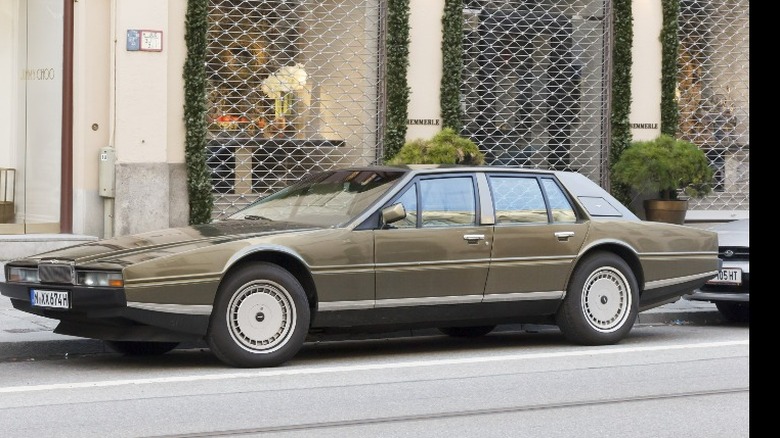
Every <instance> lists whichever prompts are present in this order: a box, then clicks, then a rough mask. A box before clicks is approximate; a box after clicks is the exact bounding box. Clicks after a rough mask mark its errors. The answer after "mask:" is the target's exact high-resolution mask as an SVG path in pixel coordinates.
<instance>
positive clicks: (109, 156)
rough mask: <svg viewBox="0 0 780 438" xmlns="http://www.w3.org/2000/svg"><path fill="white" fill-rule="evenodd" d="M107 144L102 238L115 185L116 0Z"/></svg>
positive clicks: (110, 223) (110, 232) (101, 170)
mask: <svg viewBox="0 0 780 438" xmlns="http://www.w3.org/2000/svg"><path fill="white" fill-rule="evenodd" d="M109 15H110V16H109V22H110V23H111V24H110V29H109V35H110V37H111V45H110V49H109V60H110V62H111V67H110V69H109V75H110V80H109V90H110V91H109V105H108V106H109V117H108V123H109V127H108V132H109V145H108V146H106V147H104V148H101V149H100V155H99V161H98V192H99V194H100V196H101V197H102V198H103V238H104V239H106V238H109V237H113V236H114V193H115V192H114V188H115V186H116V149H115V148H114V147H113V145H114V144H116V55H117V44H118V40H117V24H116V20H117V16H116V15H117V14H116V0H111V4H110V8H109Z"/></svg>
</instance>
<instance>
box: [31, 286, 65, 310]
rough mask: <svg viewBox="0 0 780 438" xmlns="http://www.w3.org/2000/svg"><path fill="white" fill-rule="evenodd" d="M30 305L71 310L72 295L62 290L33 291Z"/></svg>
mask: <svg viewBox="0 0 780 438" xmlns="http://www.w3.org/2000/svg"><path fill="white" fill-rule="evenodd" d="M30 303H31V304H32V305H33V306H35V307H48V308H52V309H70V295H69V294H68V292H67V291H62V290H41V289H32V290H31V291H30Z"/></svg>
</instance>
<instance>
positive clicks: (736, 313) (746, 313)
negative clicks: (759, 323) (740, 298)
mask: <svg viewBox="0 0 780 438" xmlns="http://www.w3.org/2000/svg"><path fill="white" fill-rule="evenodd" d="M715 306H716V307H717V308H718V311H719V312H720V314H721V315H723V317H724V318H726V319H727V320H729V321H730V322H750V305H749V304H747V303H726V302H722V301H721V302H717V303H715Z"/></svg>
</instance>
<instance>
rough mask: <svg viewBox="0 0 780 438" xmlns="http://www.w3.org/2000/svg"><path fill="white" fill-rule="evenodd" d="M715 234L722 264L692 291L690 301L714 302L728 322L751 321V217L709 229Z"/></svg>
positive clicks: (688, 298) (687, 297)
mask: <svg viewBox="0 0 780 438" xmlns="http://www.w3.org/2000/svg"><path fill="white" fill-rule="evenodd" d="M709 229H710V230H712V231H715V232H716V233H718V257H720V258H721V260H723V266H722V267H721V269H720V271H718V275H717V276H715V277H713V278H712V279H711V280H709V281H708V282H706V283H704V285H702V286H701V287H700V288H698V289H696V290H695V291H694V292H693V294H691V295H688V296H686V297H685V299H687V300H693V301H709V302H711V303H715V306H717V308H718V311H719V312H720V313H721V314H722V315H723V317H724V318H726V319H727V320H729V321H731V322H740V323H743V322H749V321H750V219H749V218H748V219H739V220H735V221H731V222H726V223H722V224H718V225H714V226H712V227H710V228H709Z"/></svg>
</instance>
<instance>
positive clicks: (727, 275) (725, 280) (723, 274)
mask: <svg viewBox="0 0 780 438" xmlns="http://www.w3.org/2000/svg"><path fill="white" fill-rule="evenodd" d="M707 283H709V284H736V285H740V284H742V269H739V268H723V269H721V270H720V271H718V275H717V276H716V277H715V278H713V279H712V280H710V281H708V282H707Z"/></svg>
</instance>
